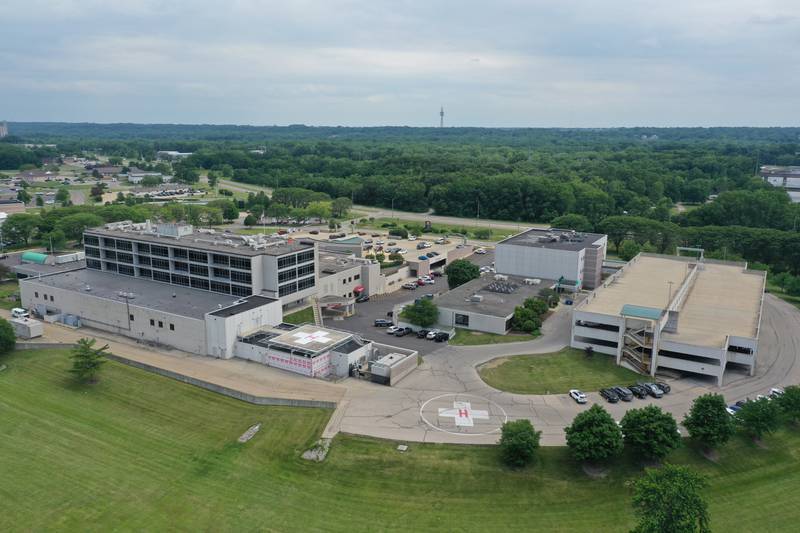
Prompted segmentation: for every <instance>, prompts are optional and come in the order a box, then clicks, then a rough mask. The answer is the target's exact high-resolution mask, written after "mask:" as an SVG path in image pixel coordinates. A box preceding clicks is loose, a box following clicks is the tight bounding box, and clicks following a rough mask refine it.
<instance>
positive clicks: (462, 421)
mask: <svg viewBox="0 0 800 533" xmlns="http://www.w3.org/2000/svg"><path fill="white" fill-rule="evenodd" d="M439 416H444V417H448V418H453V419H454V420H455V423H456V426H460V427H472V426H474V425H475V423H474V419H476V418H479V419H484V420H488V419H489V411H479V410H473V409H472V407H471V406H470V404H469V402H453V408H452V409H448V408H446V407H440V408H439Z"/></svg>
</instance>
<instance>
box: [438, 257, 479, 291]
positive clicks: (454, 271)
mask: <svg viewBox="0 0 800 533" xmlns="http://www.w3.org/2000/svg"><path fill="white" fill-rule="evenodd" d="M444 273H445V274H447V285H448V287H449V288H450V289H455V288H456V287H458V286H460V285H463V284H465V283H466V282H468V281H472V280H473V279H477V278H479V277H480V276H481V271H480V269H479V268H478V265H476V264H475V263H471V262H470V261H467V260H466V259H456V260H455V261H453V262H452V263H450V264H449V265H447V266H446V267H445V269H444Z"/></svg>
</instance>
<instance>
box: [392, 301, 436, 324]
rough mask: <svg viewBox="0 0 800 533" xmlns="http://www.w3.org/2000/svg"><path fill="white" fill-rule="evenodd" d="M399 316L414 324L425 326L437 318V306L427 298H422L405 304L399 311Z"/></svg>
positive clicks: (434, 321)
mask: <svg viewBox="0 0 800 533" xmlns="http://www.w3.org/2000/svg"><path fill="white" fill-rule="evenodd" d="M400 317H401V318H403V319H404V320H407V321H409V322H411V323H412V324H414V325H415V326H420V327H423V328H427V327H429V326H432V325H434V324H436V322H437V321H438V320H439V308H438V307H436V304H435V303H433V301H432V300H429V299H428V298H422V299H420V300H418V301H416V302H414V303H413V304H411V305H407V306H405V307H404V308H403V311H402V312H401V313H400Z"/></svg>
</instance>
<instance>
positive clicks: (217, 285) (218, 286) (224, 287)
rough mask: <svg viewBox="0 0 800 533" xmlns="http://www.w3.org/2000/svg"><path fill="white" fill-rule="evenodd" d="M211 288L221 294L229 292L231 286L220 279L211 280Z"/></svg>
mask: <svg viewBox="0 0 800 533" xmlns="http://www.w3.org/2000/svg"><path fill="white" fill-rule="evenodd" d="M211 290H212V291H214V292H221V293H223V294H230V293H231V286H230V285H228V284H227V283H222V282H220V281H212V282H211Z"/></svg>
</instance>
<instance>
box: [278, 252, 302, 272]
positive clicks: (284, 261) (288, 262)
mask: <svg viewBox="0 0 800 533" xmlns="http://www.w3.org/2000/svg"><path fill="white" fill-rule="evenodd" d="M296 264H297V255H296V254H295V255H287V256H286V257H279V258H278V270H280V269H282V268H286V267H290V266H293V265H296Z"/></svg>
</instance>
